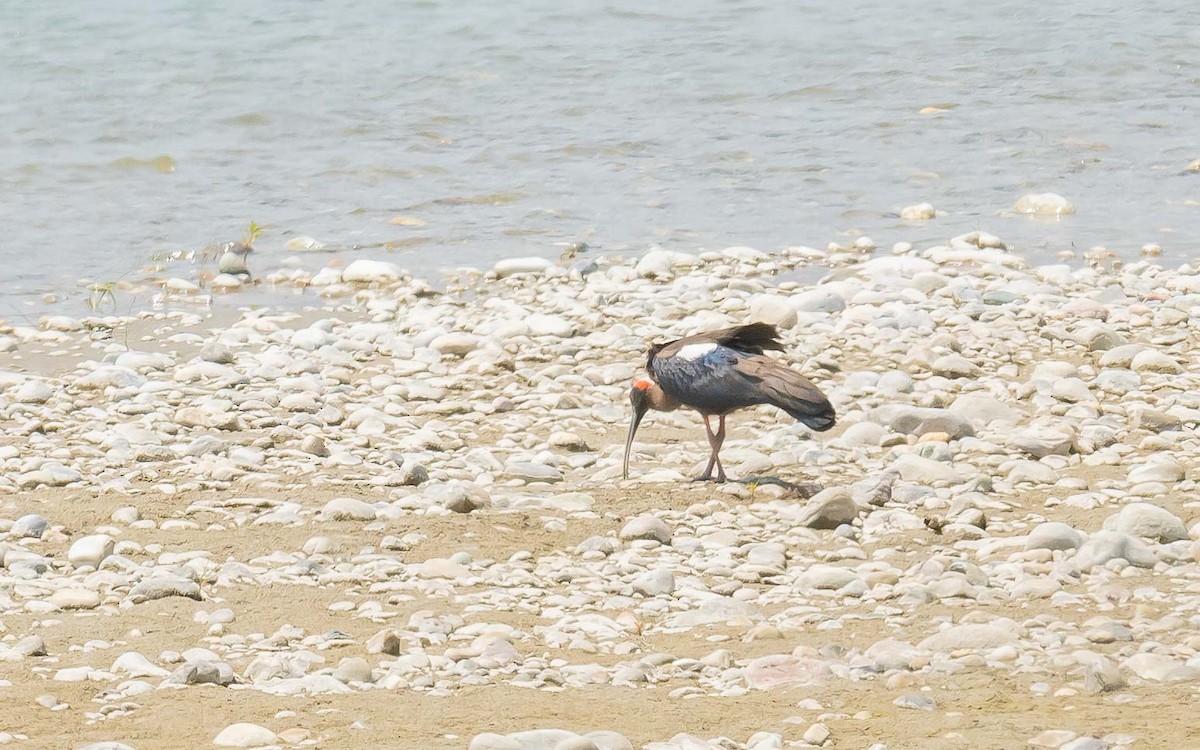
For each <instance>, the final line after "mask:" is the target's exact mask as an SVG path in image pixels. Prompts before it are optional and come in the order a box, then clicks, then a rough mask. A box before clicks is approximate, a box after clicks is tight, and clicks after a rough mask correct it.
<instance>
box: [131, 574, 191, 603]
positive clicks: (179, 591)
mask: <svg viewBox="0 0 1200 750" xmlns="http://www.w3.org/2000/svg"><path fill="white" fill-rule="evenodd" d="M169 596H182V597H186V598H188V599H195V600H196V601H200V598H201V597H200V585H199V584H198V583H196V582H195V581H189V580H188V579H186V578H147V579H146V580H144V581H142V582H141V583H139V584H137V585H136V586H134V587H133V589H132V590H130V592H129V601H130V602H131V603H133V604H141V603H143V602H149V601H154V600H155V599H165V598H167V597H169Z"/></svg>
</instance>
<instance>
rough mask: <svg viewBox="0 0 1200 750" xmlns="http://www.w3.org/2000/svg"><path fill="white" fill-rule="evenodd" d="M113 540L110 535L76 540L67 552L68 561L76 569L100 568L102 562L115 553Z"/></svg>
mask: <svg viewBox="0 0 1200 750" xmlns="http://www.w3.org/2000/svg"><path fill="white" fill-rule="evenodd" d="M113 547H114V542H113V538H112V537H111V536H109V535H108V534H92V535H90V536H85V537H80V538H79V539H76V540H75V542H74V544H72V545H71V548H70V549H69V550H67V561H68V562H70V563H71V564H72V565H74V566H75V567H77V568H78V567H80V566H83V565H88V566H91V567H93V568H98V567H100V563H101V561H103V560H104V558H106V557H108V556H109V555H111V554H112V553H113Z"/></svg>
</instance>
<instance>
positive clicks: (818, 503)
mask: <svg viewBox="0 0 1200 750" xmlns="http://www.w3.org/2000/svg"><path fill="white" fill-rule="evenodd" d="M858 513H859V508H858V505H857V504H855V502H854V500H853V499H852V498H851V497H850V490H849V488H846V487H830V488H828V489H825V490H822V491H820V492H818V493H817V494H816V495H813V497H812V498H811V499H810V500H809V501H808V502H807V503H806V504H805V506H804V508H803V509H801V511H800V514H799V516H798V517H797V518H796V523H797V524H799V525H801V526H807V527H809V528H812V529H836V528H837V527H838V526H841V525H842V524H844V523H853V522H854V519H856V518H858Z"/></svg>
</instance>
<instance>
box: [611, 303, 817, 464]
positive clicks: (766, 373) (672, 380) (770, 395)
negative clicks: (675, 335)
mask: <svg viewBox="0 0 1200 750" xmlns="http://www.w3.org/2000/svg"><path fill="white" fill-rule="evenodd" d="M771 349H774V350H782V349H783V346H782V345H781V344H780V343H779V332H778V331H777V330H776V329H775V326H773V325H769V324H767V323H751V324H749V325H743V326H734V327H732V328H722V329H719V330H716V331H708V332H705V333H699V334H696V335H695V336H686V337H684V338H681V339H678V340H676V341H671V342H668V343H665V344H655V345H653V346H651V347H650V351H649V353H648V354H647V356H646V372H647V374H648V375H649V379H646V378H639V379H638V380H636V381H635V382H634V384H633V388H632V389H631V390H630V392H629V397H630V402H631V404H632V405H633V418H632V421H631V422H630V426H629V434H628V436H627V437H626V440H625V463H624V472H623V473H624V475H625V476H626V477H628V476H629V454H630V451H631V450H632V446H633V438H634V434H635V433H636V432H637V428H638V425H639V424H640V423H641V420H642V417H643V416H644V415H645V414H646V412H647V411H648V410H650V409H656V410H659V411H670V410H672V409H676V408H679V407H680V406H684V407H689V408H692V409H695V410H696V411H698V412H700V415H701V416H702V417H703V418H704V430H705V433H706V434H707V435H708V444H709V448H710V449H711V451H712V452H711V453H710V454H709V460H708V466H707V467H706V468H705V470H704V474H703V475H701V476H700V477H699V479H702V480H712V479H714V477H713V469H714V468H715V469H716V471H717V475H716V477H715V479H716V481H718V482H723V481H725V469H724V468H723V467H722V466H721V458H720V453H721V446H722V445H723V444H724V442H725V417H726V416H727V415H728V414H730V413H732V412H735V411H737V410H738V409H744V408H746V407H749V406H758V405H760V404H770V405H771V406H776V407H778V408H780V409H782V410H783V411H785V412H787V413H788V414H789V415H791V416H792V417H794V418H796V419H798V420H799V421H801V422H803V423H804V424H806V425H808V426H809V427H810V428H812V429H813V430H817V431H818V432H821V431H824V430H828V429H829V428H831V427H833V425H834V422H835V421H836V419H837V415H836V414H835V413H834V410H833V405H832V404H830V403H829V399H827V398H826V397H825V394H824V393H821V391H820V389H819V388H817V387H816V386H815V385H813V384H812V382H810V381H809V380H808V378H805V377H804V376H803V375H801V374H800V373H798V372H796V371H795V370H793V369H791V368H790V367H788V366H787V365H784V364H783V363H781V362H779V361H778V360H775V359H772V358H771V357H768V356H767V355H766V354H765V352H766V351H768V350H771ZM710 417H717V429H716V430H714V429H713V428H712V423H711V422H710V421H709V420H710Z"/></svg>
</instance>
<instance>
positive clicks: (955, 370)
mask: <svg viewBox="0 0 1200 750" xmlns="http://www.w3.org/2000/svg"><path fill="white" fill-rule="evenodd" d="M930 369H931V370H932V371H933V374H934V375H941V376H942V377H944V378H976V377H979V375H980V374H981V373H982V372H983V370H982V369H980V367H979V365H977V364H975V363H974V362H972V361H971V360H969V359H967V358H966V357H962V356H960V355H957V354H946V355H944V356H941V357H938V358H937V359H935V360H934V361H933V364H932V365H931V366H930Z"/></svg>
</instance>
